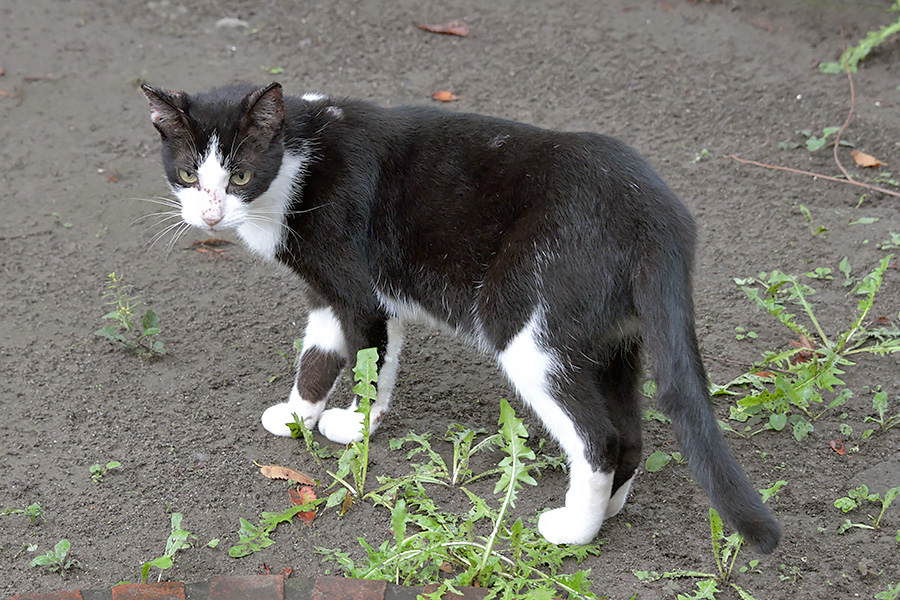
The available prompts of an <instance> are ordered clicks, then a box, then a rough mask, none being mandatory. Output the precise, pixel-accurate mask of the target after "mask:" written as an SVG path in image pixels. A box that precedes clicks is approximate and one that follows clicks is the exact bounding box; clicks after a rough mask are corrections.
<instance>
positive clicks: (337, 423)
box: [319, 318, 403, 444]
mask: <svg viewBox="0 0 900 600" xmlns="http://www.w3.org/2000/svg"><path fill="white" fill-rule="evenodd" d="M386 330H387V331H386V334H387V335H386V337H387V340H386V341H382V342H380V343H374V342H373V343H372V345H373V346H375V347H377V348H378V384H377V386H376V390H377V393H376V398H375V401H374V402H372V404H371V406H370V409H369V434H370V435H371V434H372V433H375V430H376V429H378V426H379V425H380V424H381V420H382V418H383V417H384V416H385V414H386V413H387V411H388V408H389V407H390V403H391V395H392V394H393V391H394V384H395V383H396V381H397V370H398V368H399V366H400V350H401V349H402V347H403V324H402V323H401V322H400V320H399V319H395V318H392V319H388V321H387V324H386ZM356 407H357V403H356V401H354V402H353V403H352V404H351V405H350V406H348V407H347V408H329V409H328V410H326V411H325V412H324V413H322V417H321V419H319V432H320V433H321V434H322V435H324V436H325V437H326V438H328V439H329V440H331V441H332V442H338V443H340V444H348V443H350V442H353V441H359V440H361V439H362V429H363V415H362V414H360V413H358V412H356Z"/></svg>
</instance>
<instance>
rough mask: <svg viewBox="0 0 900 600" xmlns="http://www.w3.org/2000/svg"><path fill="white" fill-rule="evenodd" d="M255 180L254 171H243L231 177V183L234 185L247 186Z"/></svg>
mask: <svg viewBox="0 0 900 600" xmlns="http://www.w3.org/2000/svg"><path fill="white" fill-rule="evenodd" d="M251 179H253V171H241V172H240V173H234V174H233V175H232V176H231V183H233V184H234V185H247V184H248V183H250V180H251Z"/></svg>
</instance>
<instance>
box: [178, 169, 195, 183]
mask: <svg viewBox="0 0 900 600" xmlns="http://www.w3.org/2000/svg"><path fill="white" fill-rule="evenodd" d="M178 178H179V179H180V180H181V181H183V182H185V183H197V174H196V173H191V172H190V171H187V170H185V169H178Z"/></svg>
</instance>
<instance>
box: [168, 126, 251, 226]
mask: <svg viewBox="0 0 900 600" xmlns="http://www.w3.org/2000/svg"><path fill="white" fill-rule="evenodd" d="M222 162H223V161H222V156H221V155H220V153H219V140H218V138H217V137H216V136H215V135H213V136H212V137H211V138H210V140H209V147H208V148H207V149H206V155H205V156H204V157H203V160H202V161H201V162H200V167H199V168H198V169H197V173H196V175H197V185H196V187H185V188H175V190H174V191H175V195H176V196H177V197H178V201H179V202H180V203H181V218H182V219H183V220H184V222H185V223H189V224H191V225H193V226H194V227H198V228H200V229H205V230H206V231H210V232H214V231H221V230H223V229H228V228H229V227H233V226H234V224H235V223H234V221H235V219H234V217H233V216H232V213H233V212H234V207H235V204H236V203H239V202H240V200H238V199H236V198H229V197H228V193H227V191H226V189H227V186H228V178H229V177H230V173H229V172H228V171H227V170H226V169H225V167H224V166H223V164H222Z"/></svg>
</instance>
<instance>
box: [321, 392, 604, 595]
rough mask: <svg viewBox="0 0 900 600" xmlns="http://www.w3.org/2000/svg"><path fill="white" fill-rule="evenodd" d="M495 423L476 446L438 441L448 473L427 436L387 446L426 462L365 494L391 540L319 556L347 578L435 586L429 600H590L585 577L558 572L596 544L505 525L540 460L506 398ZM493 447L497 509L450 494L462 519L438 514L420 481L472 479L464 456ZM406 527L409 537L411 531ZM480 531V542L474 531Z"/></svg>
mask: <svg viewBox="0 0 900 600" xmlns="http://www.w3.org/2000/svg"><path fill="white" fill-rule="evenodd" d="M499 425H500V431H499V434H498V436H489V437H488V438H486V439H485V440H482V441H481V442H479V444H475V439H476V432H474V431H472V430H467V429H465V428H463V427H460V426H453V427H451V428H450V430H448V434H447V436H446V438H445V439H448V440H449V441H450V442H451V443H454V459H453V465H450V466H448V465H447V464H446V462H445V461H444V460H443V459H442V458H441V456H440V455H439V454H438V453H437V452H435V451H434V450H433V449H432V448H431V442H430V438H429V437H428V436H417V435H416V434H414V433H411V434H409V435H408V436H407V437H406V438H404V440H402V441H400V442H399V443H397V444H394V447H396V448H400V447H402V446H403V445H404V444H405V443H407V442H412V443H413V444H415V445H416V446H415V447H414V448H413V449H412V450H411V451H409V452H410V454H409V455H411V456H413V457H415V456H416V455H419V454H421V455H422V456H425V457H427V458H428V459H429V460H428V462H427V463H422V464H417V465H414V472H413V474H412V475H410V476H408V477H404V478H402V479H401V480H392V479H389V478H383V479H382V481H381V483H382V486H381V487H379V488H378V489H377V490H375V491H373V492H370V493H369V494H367V495H366V497H367V498H371V499H372V500H373V501H374V502H375V504H376V505H380V506H385V507H386V508H388V509H389V510H390V511H391V528H392V531H393V534H394V535H393V539H392V540H386V541H384V542H383V543H382V544H381V545H380V546H378V547H377V548H376V547H373V546H371V545H370V544H369V543H368V542H367V541H366V540H365V539H364V538H362V537H361V538H359V542H360V544H361V545H362V547H363V548H364V549H365V550H366V558H365V559H363V560H362V561H361V562H359V563H356V562H354V561H353V559H352V558H351V557H350V556H349V554H348V553H347V552H343V551H341V550H340V549H326V548H319V549H318V551H319V552H321V553H322V554H324V555H325V556H326V558H328V559H331V560H334V561H336V562H338V563H339V564H340V565H341V566H342V567H343V568H344V569H345V571H346V572H347V573H348V575H349V576H351V577H357V578H363V579H383V580H388V581H393V582H395V583H400V584H405V585H411V584H421V583H434V582H440V583H441V585H440V587H439V589H438V590H437V591H436V592H435V593H434V594H433V595H429V597H433V598H438V597H440V596H441V595H442V594H443V593H444V592H445V591H448V590H453V589H454V588H455V587H456V586H463V585H478V586H480V587H484V588H489V589H490V590H491V591H492V592H493V593H494V596H493V597H499V598H522V597H528V598H552V597H554V596H556V595H558V594H560V593H562V592H565V593H566V594H568V596H569V597H570V598H572V597H577V598H595V597H596V596H595V595H594V594H592V593H591V592H590V590H589V585H590V582H589V581H588V579H587V577H588V575H589V571H578V572H576V573H575V574H572V575H564V574H560V573H559V572H558V571H559V570H560V568H561V567H562V561H563V560H565V559H567V558H575V559H576V560H579V561H580V560H582V559H584V558H585V557H587V556H588V555H589V554H597V553H598V552H599V547H600V544H601V543H602V542H598V543H596V544H594V545H591V546H571V547H564V546H556V545H554V544H550V543H548V542H546V541H545V540H544V539H543V538H542V537H541V536H540V535H539V534H538V533H536V532H535V531H534V530H533V529H531V528H527V527H526V526H525V524H524V523H523V521H522V519H516V520H515V521H514V522H511V521H512V519H511V518H510V517H509V512H510V510H511V509H512V508H513V506H514V505H515V499H516V496H517V493H518V490H519V489H521V488H522V486H523V485H536V483H537V482H536V481H535V479H534V477H533V476H532V472H533V471H535V469H536V468H537V467H538V466H539V465H540V461H538V460H537V459H536V455H535V453H534V451H533V450H531V449H530V448H528V447H527V446H526V445H525V440H526V439H527V437H528V432H527V428H526V427H525V425H524V424H523V423H522V421H521V419H518V418H516V416H515V413H514V411H513V409H512V407H510V405H509V403H508V402H506V401H505V400H501V409H500V420H499ZM498 444H499V446H500V447H501V448H502V450H503V451H504V452H505V453H506V455H507V456H506V457H505V458H504V459H503V460H502V461H501V462H500V464H499V467H498V469H497V471H499V473H500V479H499V481H498V482H497V484H496V485H495V487H494V493H495V494H500V498H499V507H497V508H494V507H492V506H491V505H490V503H489V502H488V501H487V500H485V499H483V498H481V497H480V496H478V495H476V494H475V493H473V492H471V491H470V490H468V489H467V488H466V487H460V488H459V489H461V490H462V491H463V492H464V493H465V494H466V496H467V497H468V499H469V502H470V504H471V508H470V509H469V512H468V513H467V514H465V515H458V514H454V513H451V512H447V511H445V510H443V509H442V508H440V507H439V506H438V505H437V504H436V503H435V502H434V501H433V500H432V499H431V498H430V497H429V496H428V494H427V492H426V490H425V487H424V484H427V483H438V484H442V485H450V483H449V482H450V481H452V480H456V481H460V480H463V481H465V482H470V481H474V480H475V479H479V478H480V477H481V476H480V475H474V473H472V472H471V470H470V469H469V467H468V465H469V464H470V463H469V462H468V459H470V458H471V457H472V455H473V454H474V453H476V452H479V451H480V450H481V449H484V448H487V447H490V446H493V445H498ZM545 464H547V465H549V464H550V463H549V462H548V463H545ZM492 472H493V470H492ZM411 527H414V528H415V530H414V531H410V528H411ZM488 529H489V531H490V532H489V533H487V535H477V534H476V532H477V531H487V530H488Z"/></svg>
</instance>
